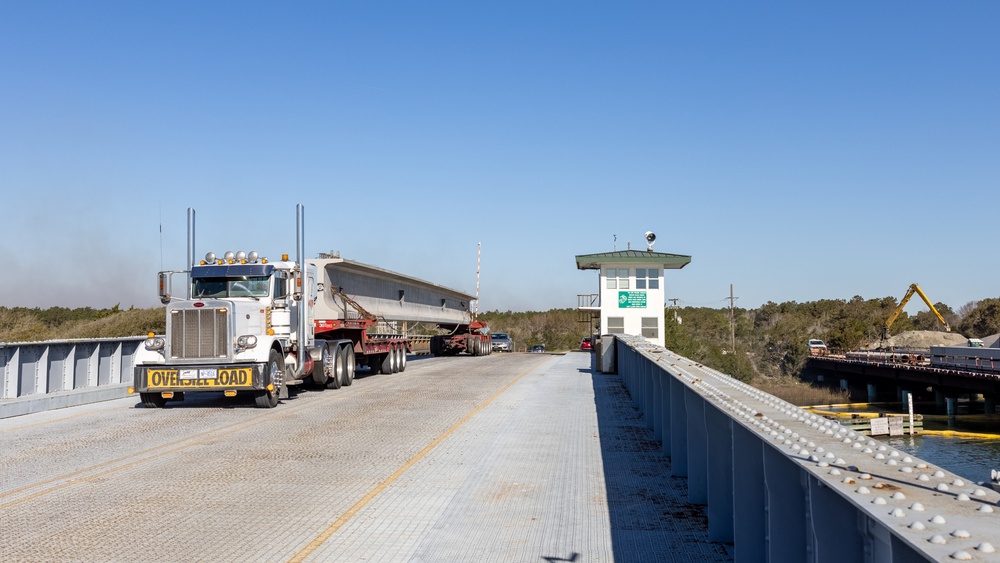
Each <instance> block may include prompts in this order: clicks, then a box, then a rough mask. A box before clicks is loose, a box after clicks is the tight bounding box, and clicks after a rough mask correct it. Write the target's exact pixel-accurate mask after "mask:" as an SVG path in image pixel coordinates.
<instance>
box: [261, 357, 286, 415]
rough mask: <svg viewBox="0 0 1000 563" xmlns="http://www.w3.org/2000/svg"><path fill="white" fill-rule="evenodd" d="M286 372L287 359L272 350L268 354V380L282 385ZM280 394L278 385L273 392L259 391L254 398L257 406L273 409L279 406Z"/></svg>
mask: <svg viewBox="0 0 1000 563" xmlns="http://www.w3.org/2000/svg"><path fill="white" fill-rule="evenodd" d="M284 371H285V359H284V358H282V357H281V354H280V353H279V352H278V351H277V350H275V349H273V348H272V349H271V353H270V354H268V356H267V378H268V380H269V381H270V382H271V383H274V381H275V380H277V381H278V384H279V385H280V384H281V381H282V377H283V372H284ZM279 393H280V390H279V389H278V386H277V385H275V386H274V389H273V390H271V391H268V390H267V389H263V390H261V391H257V394H256V395H255V396H254V398H255V399H256V401H257V406H258V407H260V408H262V409H273V408H274V407H276V406H278V394H279Z"/></svg>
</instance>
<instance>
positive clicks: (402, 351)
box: [396, 346, 406, 373]
mask: <svg viewBox="0 0 1000 563" xmlns="http://www.w3.org/2000/svg"><path fill="white" fill-rule="evenodd" d="M396 364H397V365H398V366H399V372H400V373H403V372H404V371H406V346H400V347H399V358H397V360H396Z"/></svg>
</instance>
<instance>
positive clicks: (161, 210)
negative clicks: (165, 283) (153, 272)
mask: <svg viewBox="0 0 1000 563" xmlns="http://www.w3.org/2000/svg"><path fill="white" fill-rule="evenodd" d="M156 207H157V212H159V214H160V270H161V271H162V270H163V202H162V201H160V202H157V205H156Z"/></svg>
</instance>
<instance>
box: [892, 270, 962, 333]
mask: <svg viewBox="0 0 1000 563" xmlns="http://www.w3.org/2000/svg"><path fill="white" fill-rule="evenodd" d="M914 293H916V294H917V295H919V296H920V298H921V299H923V300H924V303H926V304H927V306H928V307H930V309H931V312H932V313H934V316H935V317H937V319H938V320H939V321H941V324H943V325H944V329H945V330H946V331H948V332H951V326H949V325H948V321H946V320H944V317H942V316H941V313H939V312H938V310H937V309H935V308H934V304H933V303H931V300H930V299H928V298H927V295H925V294H924V292H923V291H922V290H921V289H920V286H919V285H917V284H915V283H912V284H910V289H908V290H906V295H904V296H903V300H902V301H900V302H899V306H898V307H896V310H894V311H893V312H892V314H891V315H889V318H888V319H886V321H885V326H883V327H882V342H885V341H886V340H888V339H889V329H890V328H891V327H892V323H894V322H896V318H897V317H899V314H900V313H902V312H903V307H906V304H907V302H909V301H910V298H911V297H913V294H914Z"/></svg>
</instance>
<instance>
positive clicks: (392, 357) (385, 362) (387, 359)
mask: <svg viewBox="0 0 1000 563" xmlns="http://www.w3.org/2000/svg"><path fill="white" fill-rule="evenodd" d="M382 373H396V350H395V349H394V348H390V349H389V352H388V353H387V354H383V355H382Z"/></svg>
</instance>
